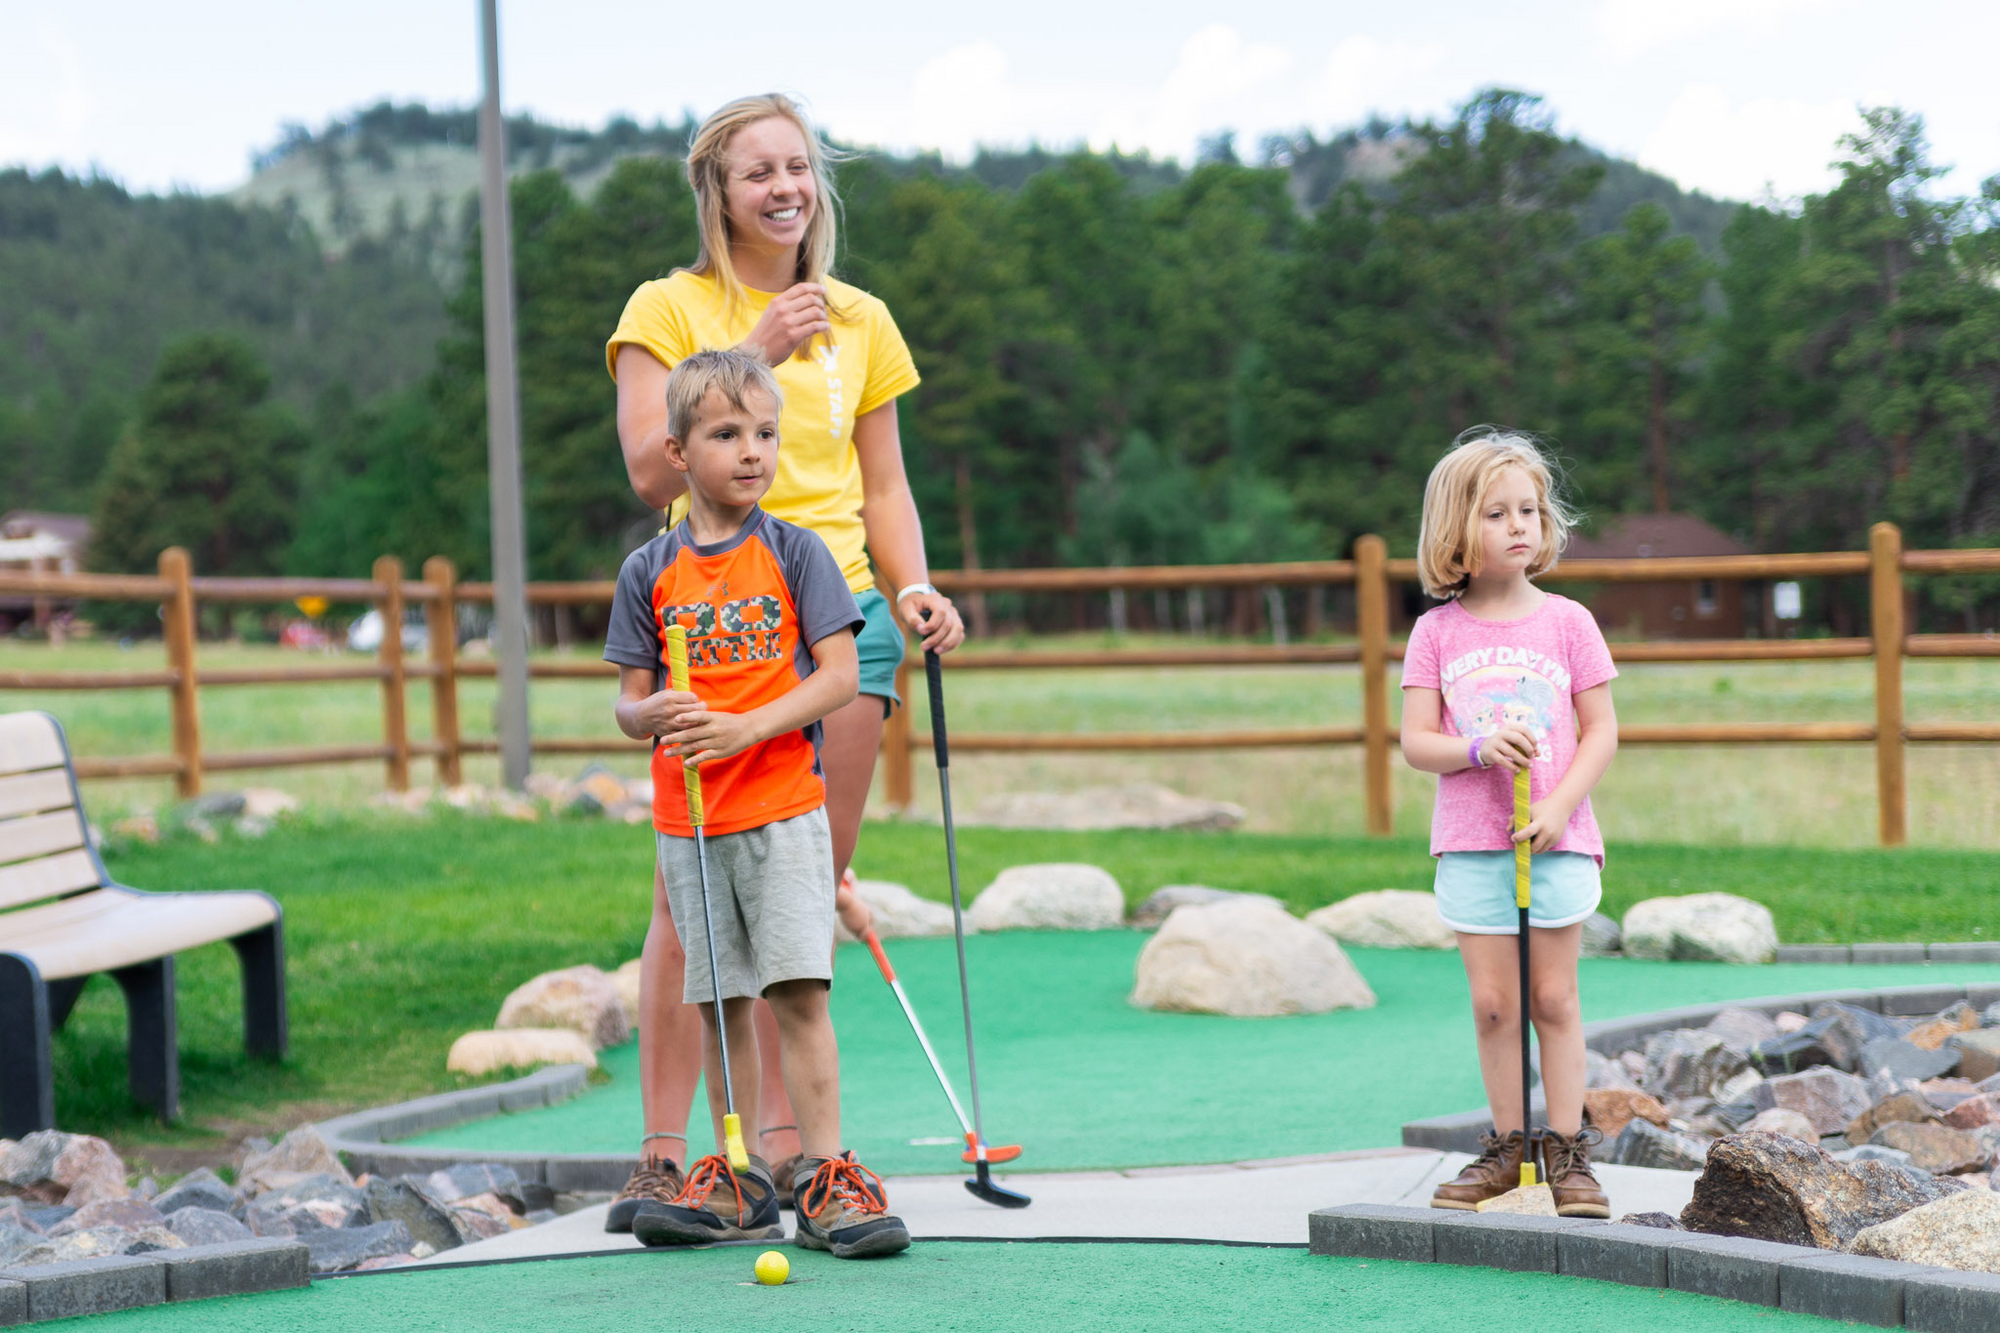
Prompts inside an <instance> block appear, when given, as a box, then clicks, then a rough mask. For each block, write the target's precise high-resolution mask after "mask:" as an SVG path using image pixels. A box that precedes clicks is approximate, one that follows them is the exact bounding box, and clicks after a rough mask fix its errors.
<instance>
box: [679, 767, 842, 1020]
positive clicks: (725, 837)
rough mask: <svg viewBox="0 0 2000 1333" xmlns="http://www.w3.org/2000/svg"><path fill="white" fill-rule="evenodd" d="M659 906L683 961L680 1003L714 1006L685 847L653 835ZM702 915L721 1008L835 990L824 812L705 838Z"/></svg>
mask: <svg viewBox="0 0 2000 1333" xmlns="http://www.w3.org/2000/svg"><path fill="white" fill-rule="evenodd" d="M654 838H655V840H656V841H657V842H658V843H659V848H660V874H661V876H662V877H663V878H664V879H665V880H666V884H667V905H668V906H669V907H671V908H672V909H673V913H674V929H675V931H676V932H677V933H678V934H679V935H680V937H681V948H682V949H683V950H685V951H686V953H687V980H686V982H685V983H684V984H683V985H682V988H681V998H682V999H683V1000H685V1001H687V1003H689V1004H704V1003H707V1002H708V1001H710V1000H712V999H714V998H715V991H716V989H717V988H716V987H711V986H710V985H709V979H708V921H707V920H705V919H704V918H703V916H702V910H701V866H700V864H699V862H698V860H697V859H696V855H695V845H694V839H693V838H682V837H676V836H673V835H670V834H666V833H659V832H657V831H656V832H655V834H654ZM706 841H707V844H708V907H709V912H710V913H711V914H712V916H713V919H714V921H715V967H716V972H717V975H718V977H719V979H720V983H721V984H720V987H719V989H720V990H721V992H722V994H723V997H724V998H725V999H733V998H736V997H738V996H746V997H755V996H759V995H762V994H763V993H764V991H765V988H766V987H769V986H771V985H773V984H775V983H777V982H780V981H798V980H801V979H804V978H811V979H814V980H818V981H825V982H828V983H831V982H832V980H833V887H834V886H833V834H832V833H831V832H830V831H829V829H828V828H827V822H826V808H825V807H824V806H822V807H820V808H819V809H817V810H808V811H807V812H806V813H804V814H802V815H793V816H792V817H791V818H790V819H781V820H779V821H777V822H776V823H775V824H765V825H762V826H761V827H758V828H752V829H744V830H743V831H741V832H740V833H723V834H718V835H716V836H714V837H711V838H708V839H707V840H706Z"/></svg>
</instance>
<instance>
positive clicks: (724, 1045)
mask: <svg viewBox="0 0 2000 1333" xmlns="http://www.w3.org/2000/svg"><path fill="white" fill-rule="evenodd" d="M667 677H668V680H669V681H670V682H671V683H672V685H673V687H674V688H675V689H676V690H680V691H683V692H685V691H686V690H687V688H688V643H687V627H686V626H684V625H669V626H667ZM681 777H682V779H683V780H684V781H685V782H686V784H687V801H688V824H689V826H690V827H691V828H693V829H694V856H695V863H696V864H697V865H699V866H700V867H701V933H702V936H703V937H704V938H705V939H706V940H707V941H708V989H709V993H710V994H711V995H713V996H714V997H715V1041H716V1044H717V1045H718V1046H719V1047H721V1049H722V1110H723V1115H722V1139H723V1151H724V1152H725V1154H727V1156H728V1158H729V1169H730V1170H732V1171H748V1170H749V1169H750V1153H749V1151H748V1150H747V1149H745V1148H744V1146H743V1121H742V1119H741V1118H740V1117H739V1116H738V1115H737V1114H736V1084H735V1082H734V1081H733V1080H732V1079H731V1078H730V1076H729V1020H728V1019H727V1018H726V1017H724V1016H723V1012H722V969H721V968H720V967H719V966H717V964H716V961H715V914H714V913H713V912H712V911H710V910H709V905H708V843H707V842H706V841H704V840H703V838H702V833H701V825H702V810H701V774H700V773H698V772H696V771H695V770H694V769H692V768H689V767H688V766H687V765H686V764H682V765H681Z"/></svg>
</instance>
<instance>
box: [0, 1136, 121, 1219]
mask: <svg viewBox="0 0 2000 1333" xmlns="http://www.w3.org/2000/svg"><path fill="white" fill-rule="evenodd" d="M128 1192H129V1191H127V1190H126V1188H125V1163H124V1161H123V1160H122V1159H120V1158H119V1156H118V1154H117V1153H116V1152H114V1151H112V1148H111V1145H110V1144H108V1143H106V1142H105V1141H104V1140H103V1139H98V1138H92V1137H91V1136H90V1135H88V1134H65V1133H63V1132H62V1131H61V1130H56V1129H39V1130H36V1131H35V1132H34V1133H32V1134H29V1135H27V1136H26V1137H24V1138H23V1139H21V1141H20V1142H18V1143H16V1144H14V1145H13V1146H12V1147H10V1148H9V1149H8V1150H7V1152H6V1155H5V1156H0V1195H14V1196H17V1197H19V1198H21V1199H23V1200H26V1201H27V1202H28V1203H31V1204H36V1203H60V1204H67V1205H68V1206H70V1207H71V1208H82V1207H84V1206H85V1205H87V1204H92V1203H96V1202H98V1201H99V1200H100V1199H122V1198H124V1197H125V1196H126V1194H127V1193H128Z"/></svg>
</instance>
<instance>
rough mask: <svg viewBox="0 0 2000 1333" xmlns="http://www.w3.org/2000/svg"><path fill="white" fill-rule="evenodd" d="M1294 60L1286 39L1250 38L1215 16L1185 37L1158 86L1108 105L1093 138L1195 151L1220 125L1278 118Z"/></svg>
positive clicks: (1185, 154)
mask: <svg viewBox="0 0 2000 1333" xmlns="http://www.w3.org/2000/svg"><path fill="white" fill-rule="evenodd" d="M1291 64H1292V57H1291V53H1290V52H1288V51H1286V50H1285V49H1284V48H1283V47H1280V46H1274V45H1272V44H1270V43H1268V42H1249V41H1245V40H1244V39H1243V37H1242V35H1241V34H1239V33H1238V32H1237V31H1236V29H1234V28H1232V27H1230V26H1229V25H1228V24H1225V23H1213V24H1210V25H1209V26H1207V27H1205V28H1202V29H1201V30H1200V31H1198V32H1196V33H1194V34H1193V35H1192V36H1190V37H1189V38H1188V39H1187V40H1186V41H1185V42H1183V43H1182V44H1181V50H1180V58H1179V59H1178V60H1177V61H1176V62H1175V64H1174V67H1173V69H1172V70H1171V71H1170V72H1169V73H1168V75H1167V78H1166V82H1164V83H1163V84H1161V85H1160V88H1159V91H1158V92H1156V93H1154V94H1152V95H1151V96H1150V97H1144V98H1141V99H1139V100H1138V101H1137V102H1136V103H1132V102H1126V103H1123V104H1121V105H1119V106H1117V107H1115V108H1113V109H1111V110H1109V111H1107V112H1105V113H1103V115H1102V116H1101V117H1100V118H1099V120H1098V122H1097V126H1096V128H1095V129H1093V130H1092V131H1091V133H1090V143H1091V145H1092V146H1093V147H1096V148H1110V147H1112V146H1113V145H1116V146H1117V147H1118V148H1121V149H1123V150H1124V151H1126V152H1133V151H1136V150H1139V149H1145V150H1147V151H1149V152H1151V153H1153V154H1154V155H1156V156H1162V157H1178V158H1181V159H1183V160H1187V159H1190V158H1192V157H1193V155H1194V152H1195V149H1196V148H1197V147H1198V146H1199V144H1200V141H1201V140H1202V138H1203V137H1205V136H1207V135H1210V134H1213V133H1215V132H1216V131H1217V130H1221V129H1238V130H1249V129H1252V128H1256V127H1262V126H1266V125H1268V124H1270V123H1272V109H1273V103H1278V104H1282V103H1283V102H1284V101H1285V100H1286V99H1287V94H1289V93H1290V92H1291V91H1292V89H1291V88H1290V86H1289V85H1288V84H1286V83H1285V82H1284V76H1285V75H1286V74H1287V73H1288V72H1289V71H1290V69H1291Z"/></svg>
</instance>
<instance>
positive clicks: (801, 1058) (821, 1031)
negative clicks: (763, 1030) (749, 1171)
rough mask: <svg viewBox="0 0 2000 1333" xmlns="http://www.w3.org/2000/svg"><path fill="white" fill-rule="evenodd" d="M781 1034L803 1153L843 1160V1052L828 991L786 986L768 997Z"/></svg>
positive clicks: (810, 983) (815, 984)
mask: <svg viewBox="0 0 2000 1333" xmlns="http://www.w3.org/2000/svg"><path fill="white" fill-rule="evenodd" d="M765 998H766V999H767V1000H769V1001H770V1004H769V1012H770V1014H771V1016H772V1019H773V1026H775V1027H776V1028H777V1031H778V1052H779V1063H780V1066H781V1069H782V1071H783V1074H784V1079H785V1090H786V1091H787V1092H788V1093H790V1094H791V1103H792V1108H793V1110H794V1111H796V1112H797V1114H798V1117H799V1123H798V1130H799V1139H800V1142H801V1145H802V1150H803V1151H804V1152H805V1154H806V1155H807V1156H810V1157H837V1156H839V1155H840V1048H839V1044H838V1043H837V1042H836V1040H835V1039H834V1035H833V1019H832V1016H831V1015H830V1014H829V1012H828V1010H827V988H826V985H825V984H824V983H823V982H819V981H814V980H801V981H780V982H778V983H776V984H775V985H773V986H772V987H771V988H770V990H768V991H767V992H765Z"/></svg>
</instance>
